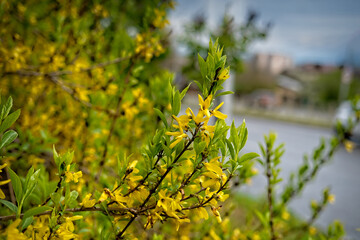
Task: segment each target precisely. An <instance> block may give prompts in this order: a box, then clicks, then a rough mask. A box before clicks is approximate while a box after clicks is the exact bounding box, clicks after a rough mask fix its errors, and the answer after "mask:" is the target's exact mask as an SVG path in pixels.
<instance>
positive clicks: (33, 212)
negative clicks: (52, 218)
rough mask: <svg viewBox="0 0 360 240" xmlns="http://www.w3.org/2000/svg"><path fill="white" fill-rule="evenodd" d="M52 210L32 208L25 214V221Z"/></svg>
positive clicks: (47, 207)
mask: <svg viewBox="0 0 360 240" xmlns="http://www.w3.org/2000/svg"><path fill="white" fill-rule="evenodd" d="M51 209H52V208H51V207H49V206H40V207H34V208H31V209H29V210H27V211H26V212H25V213H24V217H23V219H25V218H28V217H31V216H35V215H38V214H40V213H43V212H45V211H49V210H51Z"/></svg>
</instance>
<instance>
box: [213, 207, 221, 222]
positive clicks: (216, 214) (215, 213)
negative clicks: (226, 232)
mask: <svg viewBox="0 0 360 240" xmlns="http://www.w3.org/2000/svg"><path fill="white" fill-rule="evenodd" d="M219 209H220V207H213V206H211V211H212V213H213V214H214V216H215V217H216V220H217V222H218V223H221V221H222V220H221V216H220V213H219V211H218V210H219Z"/></svg>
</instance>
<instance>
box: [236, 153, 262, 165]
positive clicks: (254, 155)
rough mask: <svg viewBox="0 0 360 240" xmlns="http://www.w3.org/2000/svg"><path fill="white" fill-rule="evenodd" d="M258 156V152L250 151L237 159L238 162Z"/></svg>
mask: <svg viewBox="0 0 360 240" xmlns="http://www.w3.org/2000/svg"><path fill="white" fill-rule="evenodd" d="M257 157H260V155H259V154H257V153H255V152H251V153H245V154H244V155H242V156H241V157H240V159H239V164H240V163H243V162H245V161H249V160H252V159H254V158H257Z"/></svg>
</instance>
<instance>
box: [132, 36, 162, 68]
mask: <svg viewBox="0 0 360 240" xmlns="http://www.w3.org/2000/svg"><path fill="white" fill-rule="evenodd" d="M164 52H165V49H164V48H163V46H162V45H161V42H160V39H159V38H157V37H154V36H153V35H152V34H151V32H147V33H142V34H140V33H139V34H138V35H137V36H136V48H135V53H136V54H139V55H140V56H141V57H143V58H145V62H150V60H151V59H152V58H153V57H154V56H156V57H158V56H160V54H162V53H164Z"/></svg>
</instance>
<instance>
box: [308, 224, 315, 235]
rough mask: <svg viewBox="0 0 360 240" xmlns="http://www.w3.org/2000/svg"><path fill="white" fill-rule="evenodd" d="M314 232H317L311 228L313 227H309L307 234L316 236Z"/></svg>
mask: <svg viewBox="0 0 360 240" xmlns="http://www.w3.org/2000/svg"><path fill="white" fill-rule="evenodd" d="M316 232H317V230H316V228H315V227H313V226H311V227H309V234H310V235H311V236H314V235H315V234H316Z"/></svg>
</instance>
